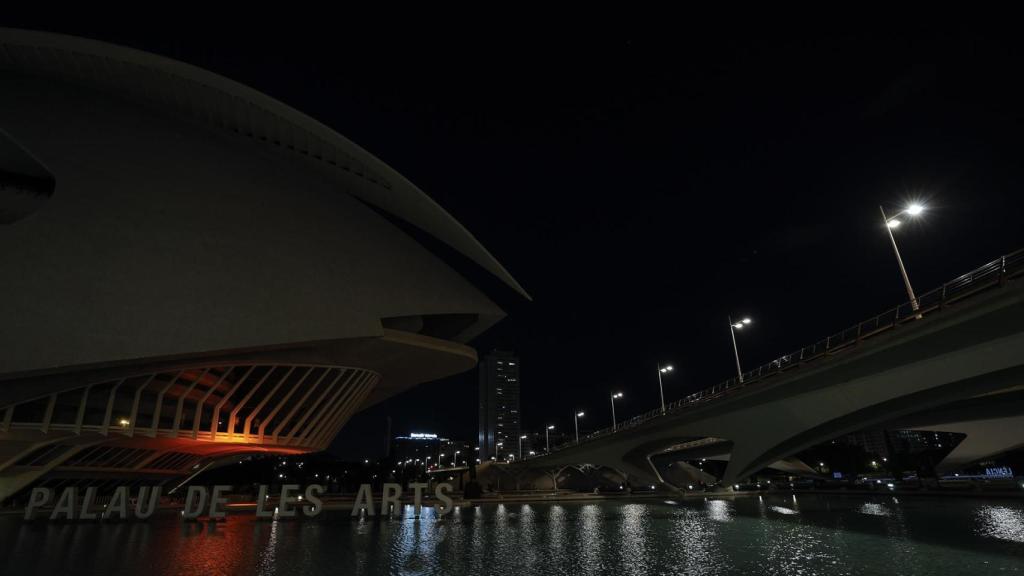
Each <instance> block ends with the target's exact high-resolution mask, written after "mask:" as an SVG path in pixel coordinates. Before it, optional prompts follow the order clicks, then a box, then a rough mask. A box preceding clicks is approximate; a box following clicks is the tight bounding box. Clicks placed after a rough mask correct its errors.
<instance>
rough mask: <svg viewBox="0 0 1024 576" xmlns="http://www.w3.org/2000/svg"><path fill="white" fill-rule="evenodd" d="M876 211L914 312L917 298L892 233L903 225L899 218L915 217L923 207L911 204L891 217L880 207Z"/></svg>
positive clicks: (922, 210)
mask: <svg viewBox="0 0 1024 576" xmlns="http://www.w3.org/2000/svg"><path fill="white" fill-rule="evenodd" d="M878 209H879V210H880V211H881V212H882V220H883V221H884V222H885V230H886V231H887V232H888V233H889V240H890V241H891V242H892V251H893V252H895V253H896V263H897V264H899V265H900V274H901V275H902V276H903V285H904V286H906V288H907V296H909V297H910V307H911V308H913V309H914V310H915V311H916V310H917V297H916V296H914V289H913V288H911V287H910V278H909V277H908V276H907V269H906V268H905V267H904V266H903V258H901V257H900V249H899V248H897V247H896V237H895V236H893V234H892V231H893V230H894V229H895V228H898V227H899V225H900V224H902V223H903V221H902V220H900V219H899V217H900V216H902V215H904V214H906V215H908V216H917V215H918V214H920V213H921V212H924V206H922V205H920V204H916V203H915V204H911V205H909V206H907V207H906V208H905V209H904V210H902V211H900V212H897V213H896V214H894V215H892V216H886V215H885V209H884V208H882V207H881V206H879V207H878Z"/></svg>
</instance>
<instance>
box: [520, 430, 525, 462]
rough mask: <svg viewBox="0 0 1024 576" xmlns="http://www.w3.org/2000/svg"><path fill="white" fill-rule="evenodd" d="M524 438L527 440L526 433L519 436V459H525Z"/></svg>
mask: <svg viewBox="0 0 1024 576" xmlns="http://www.w3.org/2000/svg"><path fill="white" fill-rule="evenodd" d="M523 440H526V434H523V435H522V436H520V437H519V459H520V460H522V459H523Z"/></svg>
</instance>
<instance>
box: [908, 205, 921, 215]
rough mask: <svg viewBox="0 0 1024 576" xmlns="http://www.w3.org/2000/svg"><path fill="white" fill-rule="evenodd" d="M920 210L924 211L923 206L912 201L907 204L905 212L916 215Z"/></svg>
mask: <svg viewBox="0 0 1024 576" xmlns="http://www.w3.org/2000/svg"><path fill="white" fill-rule="evenodd" d="M921 212H924V206H922V205H920V204H917V203H914V204H911V205H910V206H907V214H910V215H911V216H917V215H918V214H920V213H921Z"/></svg>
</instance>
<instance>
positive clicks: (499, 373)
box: [479, 350, 521, 460]
mask: <svg viewBox="0 0 1024 576" xmlns="http://www.w3.org/2000/svg"><path fill="white" fill-rule="evenodd" d="M520 430H521V428H520V424H519V358H517V357H516V356H515V355H514V354H513V353H512V352H508V351H503V350H494V351H492V352H491V353H490V354H488V355H486V356H484V357H483V359H482V360H481V361H480V437H479V442H480V459H481V460H489V459H490V458H491V457H492V456H493V457H495V458H497V459H498V460H504V459H505V458H507V457H508V456H509V455H512V456H513V457H515V458H518V457H519V436H520V434H521V432H520Z"/></svg>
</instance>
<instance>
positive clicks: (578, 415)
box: [572, 412, 583, 444]
mask: <svg viewBox="0 0 1024 576" xmlns="http://www.w3.org/2000/svg"><path fill="white" fill-rule="evenodd" d="M580 418H583V412H577V413H576V414H574V415H573V417H572V423H573V426H575V427H576V443H577V444H579V443H580Z"/></svg>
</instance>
